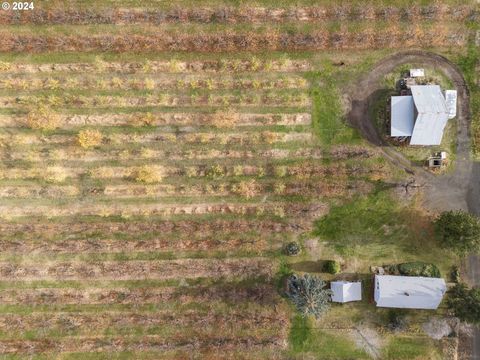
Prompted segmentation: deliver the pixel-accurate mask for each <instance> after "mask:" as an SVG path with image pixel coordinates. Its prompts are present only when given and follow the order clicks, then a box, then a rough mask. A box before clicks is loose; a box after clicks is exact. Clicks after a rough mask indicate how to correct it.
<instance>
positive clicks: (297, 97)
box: [0, 45, 310, 108]
mask: <svg viewBox="0 0 480 360" xmlns="http://www.w3.org/2000/svg"><path fill="white" fill-rule="evenodd" d="M0 46H1V45H0ZM267 92H269V93H265V92H264V91H263V92H262V93H258V94H251V93H250V95H246V94H243V95H240V96H238V95H230V94H226V95H218V94H208V95H207V94H202V95H197V94H194V95H190V96H188V95H169V94H165V93H157V92H155V93H152V94H149V95H146V96H135V95H128V94H125V95H122V96H109V95H95V96H92V97H89V96H84V95H72V94H68V93H65V94H64V95H62V96H55V95H54V96H53V98H45V97H41V96H35V95H20V96H16V97H10V96H0V105H2V106H3V107H8V108H18V107H19V104H20V105H21V104H39V103H44V102H48V101H50V102H53V103H54V105H55V106H57V107H74V108H91V107H97V108H106V107H126V108H132V107H141V106H144V107H152V106H170V107H174V106H223V107H226V106H279V107H280V106H281V107H285V106H298V107H306V106H309V105H310V99H309V97H308V96H307V95H306V94H305V92H302V90H298V93H291V94H283V93H276V92H275V90H272V91H269V90H267Z"/></svg>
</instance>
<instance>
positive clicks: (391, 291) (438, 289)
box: [374, 275, 447, 309]
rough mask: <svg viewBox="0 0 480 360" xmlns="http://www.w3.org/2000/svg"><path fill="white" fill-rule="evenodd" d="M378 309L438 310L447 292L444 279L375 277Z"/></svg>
mask: <svg viewBox="0 0 480 360" xmlns="http://www.w3.org/2000/svg"><path fill="white" fill-rule="evenodd" d="M374 286H375V288H374V289H375V290H374V298H375V302H376V303H377V306H378V307H387V308H405V309H436V308H438V305H440V303H441V302H442V299H443V295H445V292H446V291H447V286H446V284H445V280H444V279H440V278H429V277H421V276H394V275H375V284H374Z"/></svg>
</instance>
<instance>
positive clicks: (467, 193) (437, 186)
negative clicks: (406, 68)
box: [348, 50, 480, 214]
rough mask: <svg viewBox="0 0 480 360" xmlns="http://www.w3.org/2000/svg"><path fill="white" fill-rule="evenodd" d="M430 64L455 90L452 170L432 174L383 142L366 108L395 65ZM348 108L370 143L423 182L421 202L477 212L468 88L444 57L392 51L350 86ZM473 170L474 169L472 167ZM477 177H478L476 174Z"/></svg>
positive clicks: (479, 207)
mask: <svg viewBox="0 0 480 360" xmlns="http://www.w3.org/2000/svg"><path fill="white" fill-rule="evenodd" d="M407 63H409V64H414V65H416V66H419V67H421V66H430V67H434V68H436V69H438V70H440V71H442V72H443V73H445V75H447V76H448V77H449V78H450V79H451V81H452V83H453V84H454V88H455V89H456V90H457V91H458V98H457V105H458V109H457V158H456V161H455V169H454V171H453V172H452V173H449V174H446V175H441V176H434V175H432V174H431V173H429V172H427V171H425V170H424V169H422V168H420V167H416V166H414V165H412V163H411V162H410V161H409V160H408V159H406V158H405V157H404V156H403V155H402V154H400V153H399V152H397V151H396V150H395V148H394V147H392V146H389V145H388V144H386V143H385V142H384V141H383V140H382V139H381V137H380V136H379V134H378V133H377V131H376V129H375V127H374V125H373V123H372V121H371V119H370V113H369V108H370V106H371V105H372V103H373V102H374V101H375V99H376V97H377V96H378V92H379V91H380V90H382V89H383V86H382V84H381V80H382V79H383V77H384V76H385V75H386V74H388V73H390V72H392V71H393V70H394V69H395V68H397V67H398V66H399V65H403V64H407ZM349 96H350V98H351V110H350V113H349V114H348V118H349V120H350V122H351V124H352V125H353V126H354V127H356V128H357V129H358V130H359V131H360V132H361V133H362V135H363V136H364V137H365V138H366V139H367V140H368V141H370V142H371V143H372V144H374V145H377V146H379V147H381V148H382V150H383V152H384V154H385V155H386V157H387V158H389V159H390V160H391V161H392V162H393V163H395V164H396V165H398V166H400V167H402V168H403V169H405V171H407V172H408V173H410V174H412V175H414V176H415V179H416V180H417V182H418V183H421V184H425V185H426V191H425V206H426V207H427V208H429V209H432V210H435V211H443V210H450V209H463V210H470V211H471V212H473V213H476V214H480V201H479V194H480V184H479V183H478V181H477V180H475V177H474V175H475V174H477V175H478V172H480V168H478V167H475V169H473V163H472V161H471V159H470V134H469V125H470V106H469V91H468V88H467V86H466V83H465V80H464V78H463V75H462V73H461V71H460V69H458V68H457V66H456V65H454V64H453V63H451V62H450V61H449V60H448V59H446V58H445V57H443V56H441V55H438V54H434V53H430V52H427V51H420V50H413V51H405V52H400V53H396V54H394V55H392V56H390V57H387V58H385V59H383V60H381V61H380V62H378V63H377V64H376V65H375V66H374V68H373V69H372V71H371V72H370V73H369V74H367V75H366V76H364V77H363V78H361V79H360V81H359V82H358V83H357V85H356V86H355V87H354V88H353V89H351V91H350V94H349ZM472 170H474V171H472ZM477 179H478V177H477Z"/></svg>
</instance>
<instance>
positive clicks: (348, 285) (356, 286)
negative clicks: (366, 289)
mask: <svg viewBox="0 0 480 360" xmlns="http://www.w3.org/2000/svg"><path fill="white" fill-rule="evenodd" d="M330 290H332V293H333V295H332V301H333V302H339V303H346V302H350V301H360V300H362V283H361V282H360V281H356V282H348V281H332V282H331V283H330Z"/></svg>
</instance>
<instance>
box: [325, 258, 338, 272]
mask: <svg viewBox="0 0 480 360" xmlns="http://www.w3.org/2000/svg"><path fill="white" fill-rule="evenodd" d="M323 271H324V272H326V273H329V274H338V273H339V272H340V264H339V263H338V262H337V261H335V260H327V261H325V263H324V264H323Z"/></svg>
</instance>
